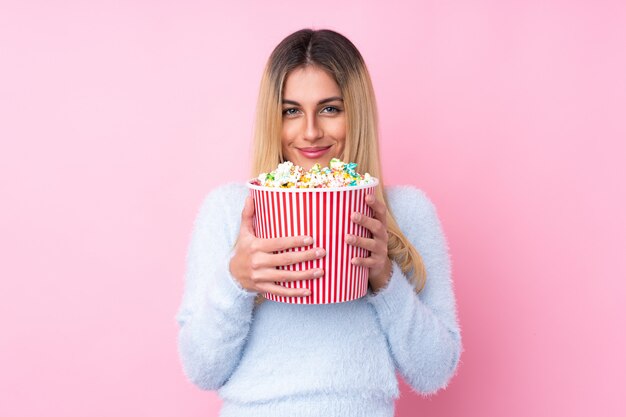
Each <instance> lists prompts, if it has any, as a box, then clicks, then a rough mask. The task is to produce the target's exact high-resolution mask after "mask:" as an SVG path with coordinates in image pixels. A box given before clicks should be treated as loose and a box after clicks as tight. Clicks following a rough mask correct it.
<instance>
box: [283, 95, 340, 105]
mask: <svg viewBox="0 0 626 417" xmlns="http://www.w3.org/2000/svg"><path fill="white" fill-rule="evenodd" d="M335 100H339V101H343V98H341V97H337V96H335V97H328V98H325V99H322V100H320V101H318V102H317V104H324V103H328V102H330V101H335ZM283 103H284V104H294V105H296V106H299V105H300V103H298V102H297V101H293V100H283Z"/></svg>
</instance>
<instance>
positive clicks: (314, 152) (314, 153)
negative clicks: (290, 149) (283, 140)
mask: <svg viewBox="0 0 626 417" xmlns="http://www.w3.org/2000/svg"><path fill="white" fill-rule="evenodd" d="M331 146H332V145H331ZM330 148H331V147H330V146H327V147H325V148H298V150H299V151H300V153H301V154H302V155H304V156H305V157H307V158H311V159H316V158H319V157H320V156H322V155H324V154H325V153H326V152H327V151H328V150H329V149H330Z"/></svg>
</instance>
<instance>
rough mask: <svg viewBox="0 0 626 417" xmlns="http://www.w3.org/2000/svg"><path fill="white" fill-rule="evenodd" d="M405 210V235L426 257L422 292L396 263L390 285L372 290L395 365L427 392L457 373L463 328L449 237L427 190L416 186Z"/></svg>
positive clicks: (442, 385) (405, 202)
mask: <svg viewBox="0 0 626 417" xmlns="http://www.w3.org/2000/svg"><path fill="white" fill-rule="evenodd" d="M403 192H405V193H406V194H407V196H406V197H405V198H404V199H403V201H402V206H400V207H398V209H400V210H403V211H404V210H406V211H408V213H404V216H403V218H404V219H406V221H407V224H406V225H405V227H404V228H403V229H404V230H403V231H404V233H405V236H406V237H407V239H409V241H410V242H411V243H412V244H413V245H414V246H415V248H416V249H417V251H418V252H419V253H420V255H421V257H422V261H423V262H424V266H425V269H426V284H425V287H424V288H423V290H422V291H421V292H420V293H419V294H417V293H416V292H415V289H414V287H413V284H412V283H411V282H409V280H408V278H407V277H406V275H405V274H404V273H403V272H402V270H401V269H400V267H399V265H398V264H397V263H396V262H392V266H393V272H392V275H391V278H390V280H389V282H388V283H387V285H386V286H385V287H384V288H382V289H380V290H379V291H378V292H376V293H375V294H372V293H368V294H367V295H366V297H367V301H368V302H369V303H370V304H371V305H373V307H374V309H375V311H376V313H377V316H378V319H379V324H380V326H381V328H382V330H383V332H384V334H385V336H386V338H387V342H388V344H389V348H390V351H391V354H392V357H393V360H394V363H395V365H396V368H397V369H398V370H399V371H400V373H401V375H402V377H403V378H404V379H405V381H406V382H407V383H408V384H409V385H410V386H411V387H412V388H413V389H414V390H415V391H416V392H419V393H421V394H423V395H432V394H434V393H436V392H437V391H438V390H440V389H443V388H446V386H447V385H448V382H449V381H450V380H451V379H452V377H453V376H454V374H455V372H456V369H457V365H458V363H459V359H460V356H461V352H462V350H463V348H462V344H461V333H460V328H459V325H458V320H457V313H456V303H455V297H454V293H453V284H452V278H451V268H450V257H449V253H448V246H447V242H446V238H445V236H444V234H443V231H442V227H441V223H440V221H439V218H438V217H437V213H436V209H435V207H434V205H433V204H432V203H431V201H430V200H429V199H428V198H427V197H426V195H425V194H424V193H423V192H422V191H420V190H418V189H416V188H414V187H407V188H405V189H404V190H403Z"/></svg>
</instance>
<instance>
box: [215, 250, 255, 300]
mask: <svg viewBox="0 0 626 417" xmlns="http://www.w3.org/2000/svg"><path fill="white" fill-rule="evenodd" d="M232 255H234V252H233V251H232V250H231V251H230V253H227V254H225V255H224V257H223V259H222V260H221V261H218V264H219V271H217V276H218V277H219V278H218V280H219V282H218V285H216V286H215V288H211V289H210V291H209V298H210V301H211V303H213V304H216V305H219V306H222V307H224V308H225V309H228V310H230V309H232V308H235V309H243V310H244V311H247V310H252V307H253V303H254V298H255V297H256V295H257V293H256V292H254V291H248V290H246V289H245V288H243V287H242V286H241V285H240V284H239V282H238V281H237V279H236V278H235V277H234V276H232V274H231V273H230V270H229V267H228V265H229V264H230V259H231V258H232Z"/></svg>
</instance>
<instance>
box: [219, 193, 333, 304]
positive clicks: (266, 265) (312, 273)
mask: <svg viewBox="0 0 626 417" xmlns="http://www.w3.org/2000/svg"><path fill="white" fill-rule="evenodd" d="M253 218H254V203H253V201H252V197H250V196H248V197H247V198H246V203H245V205H244V208H243V211H242V213H241V228H240V229H239V237H238V238H237V244H236V245H235V254H234V255H233V257H232V258H231V259H230V264H229V270H230V273H231V275H232V276H233V277H234V278H235V279H236V280H237V281H239V284H240V285H241V286H242V287H243V288H245V289H246V290H248V291H254V292H268V293H271V294H274V295H279V296H286V297H304V296H307V295H309V294H310V292H309V290H307V289H306V288H285V287H283V286H281V285H278V284H275V281H285V282H286V281H296V280H305V279H315V278H319V277H321V276H323V275H324V270H323V269H318V268H311V269H308V270H304V271H288V270H280V269H276V267H277V266H283V265H291V264H295V263H298V262H302V261H310V260H315V259H320V258H323V257H324V256H326V251H325V250H324V249H323V248H312V249H309V250H305V251H300V252H298V251H294V252H284V253H274V252H276V251H283V250H286V249H289V248H296V247H301V246H310V245H311V244H312V243H313V238H311V237H310V236H293V237H279V238H272V239H261V238H257V237H256V236H255V234H254V223H253Z"/></svg>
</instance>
